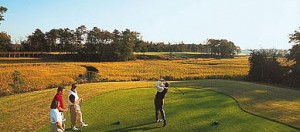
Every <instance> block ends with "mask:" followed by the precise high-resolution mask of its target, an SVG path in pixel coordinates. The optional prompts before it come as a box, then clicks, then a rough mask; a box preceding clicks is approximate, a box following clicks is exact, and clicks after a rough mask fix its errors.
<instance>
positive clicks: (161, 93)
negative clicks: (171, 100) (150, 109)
mask: <svg viewBox="0 0 300 132" xmlns="http://www.w3.org/2000/svg"><path fill="white" fill-rule="evenodd" d="M155 87H156V88H157V92H156V95H155V99H154V105H155V118H156V122H161V121H162V122H163V127H165V126H166V115H165V111H164V109H163V105H164V98H165V95H166V93H167V92H168V87H169V83H168V82H166V81H165V80H164V79H163V78H161V79H159V80H158V81H157V82H156V85H155ZM158 111H159V112H160V114H161V118H162V119H158Z"/></svg>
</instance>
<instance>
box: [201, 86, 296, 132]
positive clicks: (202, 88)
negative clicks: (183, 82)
mask: <svg viewBox="0 0 300 132" xmlns="http://www.w3.org/2000/svg"><path fill="white" fill-rule="evenodd" d="M201 89H203V90H208V91H213V92H217V93H219V94H223V95H225V96H228V97H230V98H232V99H233V100H234V101H235V102H236V104H237V105H238V107H239V108H240V109H241V110H243V111H244V112H246V113H248V114H251V115H254V116H257V117H260V118H264V119H267V120H270V121H273V122H277V123H279V124H282V125H286V126H288V127H291V128H294V129H297V130H300V128H298V127H295V126H292V125H289V124H286V123H284V122H280V121H277V120H274V119H271V118H268V117H265V116H262V115H257V114H254V113H251V112H250V111H247V110H246V109H244V108H243V107H241V105H240V103H239V102H238V100H237V99H236V98H234V97H233V96H230V95H229V94H226V93H223V92H220V91H216V90H213V89H208V88H201Z"/></svg>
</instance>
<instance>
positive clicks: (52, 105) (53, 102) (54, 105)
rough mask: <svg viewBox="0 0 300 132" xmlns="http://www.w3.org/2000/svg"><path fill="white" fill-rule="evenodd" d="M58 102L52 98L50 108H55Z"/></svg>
mask: <svg viewBox="0 0 300 132" xmlns="http://www.w3.org/2000/svg"><path fill="white" fill-rule="evenodd" d="M58 104H59V102H58V101H57V100H56V99H53V100H52V102H51V105H50V109H56V108H57V107H58Z"/></svg>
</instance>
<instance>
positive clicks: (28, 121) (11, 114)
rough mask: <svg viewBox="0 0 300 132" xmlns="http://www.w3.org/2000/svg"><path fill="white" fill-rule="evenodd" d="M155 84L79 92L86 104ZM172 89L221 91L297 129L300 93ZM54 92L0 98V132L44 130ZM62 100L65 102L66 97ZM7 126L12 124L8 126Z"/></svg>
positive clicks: (220, 85) (231, 86)
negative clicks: (117, 93)
mask: <svg viewBox="0 0 300 132" xmlns="http://www.w3.org/2000/svg"><path fill="white" fill-rule="evenodd" d="M154 84H155V82H144V81H141V82H105V83H98V84H85V85H79V88H78V92H79V95H80V96H81V97H83V98H84V99H85V100H86V101H87V102H88V101H89V99H93V97H96V96H97V95H99V94H102V93H106V92H109V91H116V90H120V89H132V88H147V87H148V88H151V87H153V86H154ZM171 86H172V87H180V88H184V87H187V88H208V89H212V90H216V91H219V92H223V93H225V94H227V95H230V96H232V97H234V98H235V99H236V100H237V101H238V102H239V104H240V105H241V107H242V108H243V109H245V110H247V111H249V112H251V113H254V114H257V115H261V116H264V117H267V118H270V119H273V120H277V121H280V122H283V123H286V124H289V125H292V126H295V127H298V128H300V121H299V120H300V117H299V116H300V115H299V111H300V97H299V95H300V91H296V90H291V89H283V88H278V87H271V86H265V85H259V84H253V83H247V82H238V81H227V80H197V81H180V82H172V84H171ZM68 90H69V88H67V89H66V94H67V91H68ZM55 93H56V89H48V90H43V91H36V92H31V93H24V94H19V95H12V96H7V97H2V98H0V104H1V105H0V129H1V131H36V130H39V129H41V128H43V127H45V126H46V125H47V123H48V120H49V105H50V102H51V100H52V98H53V96H54V95H55ZM152 94H153V93H152ZM64 97H65V100H66V97H67V95H65V96H64ZM97 97H98V96H97ZM151 100H152V99H151ZM65 103H66V102H65ZM168 107H170V106H168ZM169 114H171V113H169ZM168 118H170V117H168ZM7 124H11V125H9V126H10V127H7V126H8V125H7Z"/></svg>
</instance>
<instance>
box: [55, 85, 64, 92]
mask: <svg viewBox="0 0 300 132" xmlns="http://www.w3.org/2000/svg"><path fill="white" fill-rule="evenodd" d="M64 89H65V87H63V86H58V88H57V92H59V91H63V90H64Z"/></svg>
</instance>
